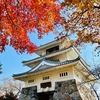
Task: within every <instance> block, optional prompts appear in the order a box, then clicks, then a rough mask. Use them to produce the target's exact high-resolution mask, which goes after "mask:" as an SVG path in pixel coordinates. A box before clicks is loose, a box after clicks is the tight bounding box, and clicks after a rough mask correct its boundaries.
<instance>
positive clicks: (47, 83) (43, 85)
mask: <svg viewBox="0 0 100 100" xmlns="http://www.w3.org/2000/svg"><path fill="white" fill-rule="evenodd" d="M40 86H41V88H46V87H51V82H46V83H41V84H40Z"/></svg>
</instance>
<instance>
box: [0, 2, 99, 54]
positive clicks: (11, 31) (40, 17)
mask: <svg viewBox="0 0 100 100" xmlns="http://www.w3.org/2000/svg"><path fill="white" fill-rule="evenodd" d="M60 1H62V0H0V52H3V51H4V50H5V46H6V45H10V46H12V47H13V48H14V49H15V50H16V51H17V52H20V53H23V52H27V53H33V52H34V51H36V50H37V46H36V45H35V44H34V43H32V42H31V41H30V38H29V37H28V32H33V31H34V29H37V31H38V37H39V38H42V36H43V34H46V33H48V32H49V31H52V30H54V28H55V25H57V24H58V23H60V24H62V25H63V26H65V31H66V32H65V34H61V33H60V35H59V36H61V38H62V37H64V36H71V35H73V34H74V35H76V40H75V41H74V43H75V45H81V44H83V43H98V45H99V46H98V47H100V0H63V2H62V3H60ZM61 6H63V7H64V9H63V10H62V12H63V13H62V15H63V16H65V19H66V21H65V20H64V19H63V17H61V16H60V11H61V9H62V7H61ZM56 33H57V32H56ZM98 47H97V48H98Z"/></svg>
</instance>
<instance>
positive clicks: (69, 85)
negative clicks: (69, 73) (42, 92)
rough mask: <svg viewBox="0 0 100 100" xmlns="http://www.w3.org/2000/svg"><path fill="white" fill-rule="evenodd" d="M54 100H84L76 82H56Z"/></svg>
mask: <svg viewBox="0 0 100 100" xmlns="http://www.w3.org/2000/svg"><path fill="white" fill-rule="evenodd" d="M55 90H56V92H55V93H54V95H53V100H82V98H81V97H80V94H79V92H78V89H77V87H76V82H75V80H68V81H63V82H56V87H55Z"/></svg>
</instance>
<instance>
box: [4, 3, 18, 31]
mask: <svg viewBox="0 0 100 100" xmlns="http://www.w3.org/2000/svg"><path fill="white" fill-rule="evenodd" d="M4 5H5V8H6V11H7V15H8V16H7V18H8V20H10V21H11V22H12V24H13V25H14V27H15V29H16V30H17V26H16V25H15V23H14V22H13V20H12V18H11V17H10V15H9V12H8V9H7V5H6V3H4Z"/></svg>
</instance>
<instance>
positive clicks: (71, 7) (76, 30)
mask: <svg viewBox="0 0 100 100" xmlns="http://www.w3.org/2000/svg"><path fill="white" fill-rule="evenodd" d="M62 5H63V6H65V8H64V11H63V14H65V16H66V17H67V18H66V23H65V31H66V34H65V36H69V37H71V36H72V35H74V36H75V41H74V44H75V45H76V46H77V45H84V43H98V47H100V0H65V1H64V2H63V3H62ZM98 47H97V48H98Z"/></svg>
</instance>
